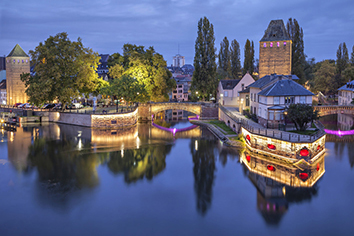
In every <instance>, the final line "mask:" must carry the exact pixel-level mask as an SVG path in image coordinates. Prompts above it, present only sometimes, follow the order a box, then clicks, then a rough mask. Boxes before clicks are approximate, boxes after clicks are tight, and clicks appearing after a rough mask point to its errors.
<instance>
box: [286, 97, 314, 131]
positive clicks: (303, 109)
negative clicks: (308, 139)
mask: <svg viewBox="0 0 354 236" xmlns="http://www.w3.org/2000/svg"><path fill="white" fill-rule="evenodd" d="M287 113H288V114H287V117H288V119H290V120H291V121H292V122H294V124H295V127H296V130H299V131H305V130H306V128H307V123H309V122H312V121H314V120H318V119H319V115H318V111H317V110H314V108H313V106H311V105H308V104H303V103H297V104H290V106H289V107H288V109H287Z"/></svg>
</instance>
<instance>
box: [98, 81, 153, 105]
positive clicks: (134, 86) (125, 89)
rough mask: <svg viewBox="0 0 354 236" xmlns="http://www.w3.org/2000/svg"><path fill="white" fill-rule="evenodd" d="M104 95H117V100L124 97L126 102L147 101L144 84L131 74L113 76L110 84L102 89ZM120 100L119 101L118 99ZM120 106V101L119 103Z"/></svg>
mask: <svg viewBox="0 0 354 236" xmlns="http://www.w3.org/2000/svg"><path fill="white" fill-rule="evenodd" d="M101 93H102V94H103V95H109V96H112V97H115V98H116V100H120V98H123V99H124V100H125V101H126V102H129V103H131V102H145V101H146V100H147V97H146V95H147V93H146V91H145V88H144V85H143V84H140V83H139V82H138V81H137V80H136V79H134V78H132V77H130V76H129V75H122V76H121V77H119V78H113V80H111V81H110V83H109V85H108V86H106V87H104V88H102V89H101ZM117 102H118V101H117ZM117 107H118V103H117Z"/></svg>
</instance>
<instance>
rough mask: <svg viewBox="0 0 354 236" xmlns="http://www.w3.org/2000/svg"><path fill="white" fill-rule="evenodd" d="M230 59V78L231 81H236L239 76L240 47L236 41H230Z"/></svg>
mask: <svg viewBox="0 0 354 236" xmlns="http://www.w3.org/2000/svg"><path fill="white" fill-rule="evenodd" d="M230 54H231V55H230V57H231V71H230V76H231V78H232V79H238V78H239V77H240V74H241V70H242V68H241V60H240V45H239V43H238V42H237V40H236V39H234V40H232V41H231V49H230Z"/></svg>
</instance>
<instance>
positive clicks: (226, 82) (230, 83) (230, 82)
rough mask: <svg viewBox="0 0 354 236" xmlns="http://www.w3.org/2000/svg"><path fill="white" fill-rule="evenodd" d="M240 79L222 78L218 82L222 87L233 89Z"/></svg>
mask: <svg viewBox="0 0 354 236" xmlns="http://www.w3.org/2000/svg"><path fill="white" fill-rule="evenodd" d="M240 81H241V80H240V79H223V80H220V83H221V85H222V89H224V90H225V89H228V90H230V89H234V88H235V86H236V85H237V84H238V83H239V82H240Z"/></svg>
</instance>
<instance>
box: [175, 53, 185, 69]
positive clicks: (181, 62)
mask: <svg viewBox="0 0 354 236" xmlns="http://www.w3.org/2000/svg"><path fill="white" fill-rule="evenodd" d="M184 64H185V60H184V56H181V55H180V54H177V55H176V56H174V57H173V66H174V67H182V66H184Z"/></svg>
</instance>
